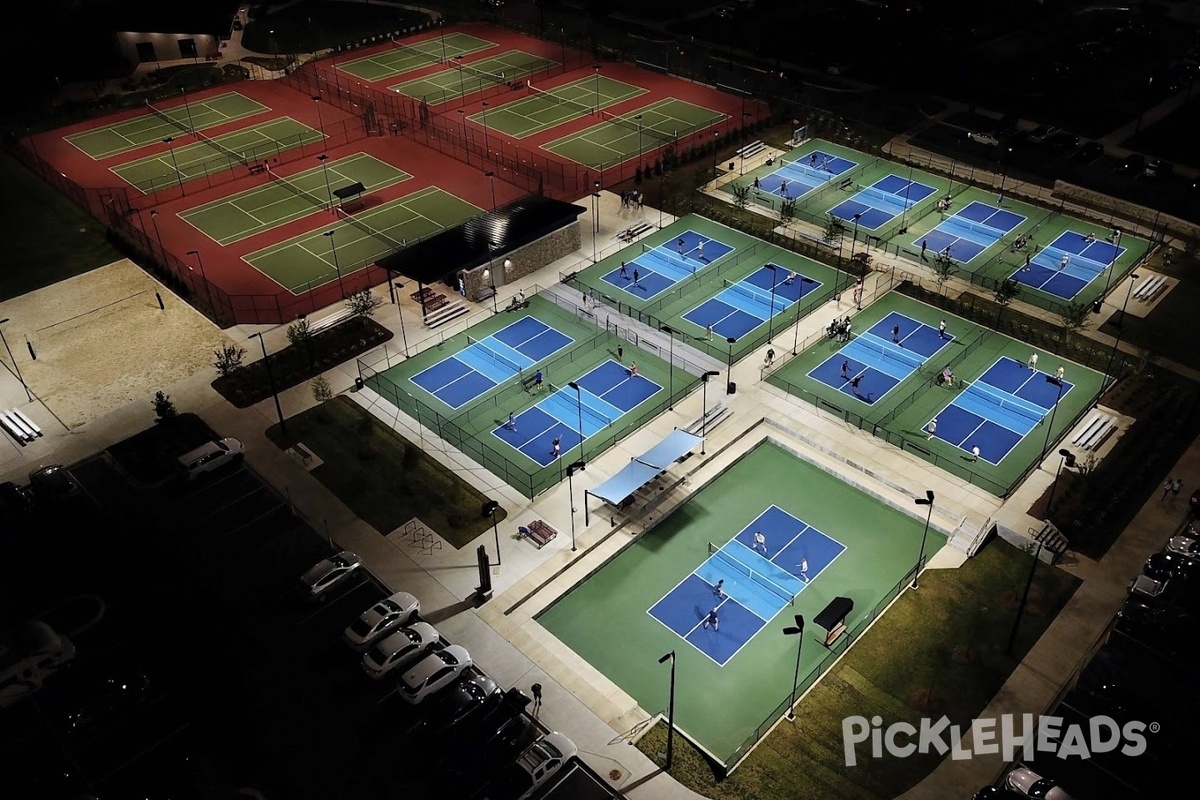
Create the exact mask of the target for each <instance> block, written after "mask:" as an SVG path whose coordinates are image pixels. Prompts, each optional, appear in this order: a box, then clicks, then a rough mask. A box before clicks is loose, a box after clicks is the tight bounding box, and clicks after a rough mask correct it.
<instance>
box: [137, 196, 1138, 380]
mask: <svg viewBox="0 0 1200 800" xmlns="http://www.w3.org/2000/svg"><path fill="white" fill-rule="evenodd" d="M150 213H151V214H153V213H154V212H153V211H152V212H150ZM1137 279H1138V275H1137V273H1136V272H1135V273H1133V274H1132V275H1130V276H1129V289H1128V290H1127V291H1126V292H1125V303H1124V305H1122V306H1121V321H1120V322H1119V323H1117V338H1116V341H1114V342H1113V346H1112V352H1111V353H1109V355H1108V366H1106V367H1105V368H1104V377H1105V378H1107V377H1109V376H1110V375H1111V374H1112V365H1113V361H1114V360H1115V359H1116V357H1117V348H1118V347H1120V345H1121V337H1122V336H1124V335H1125V307H1126V306H1128V305H1129V296H1130V295H1132V294H1133V285H1134V284H1135V283H1137Z"/></svg>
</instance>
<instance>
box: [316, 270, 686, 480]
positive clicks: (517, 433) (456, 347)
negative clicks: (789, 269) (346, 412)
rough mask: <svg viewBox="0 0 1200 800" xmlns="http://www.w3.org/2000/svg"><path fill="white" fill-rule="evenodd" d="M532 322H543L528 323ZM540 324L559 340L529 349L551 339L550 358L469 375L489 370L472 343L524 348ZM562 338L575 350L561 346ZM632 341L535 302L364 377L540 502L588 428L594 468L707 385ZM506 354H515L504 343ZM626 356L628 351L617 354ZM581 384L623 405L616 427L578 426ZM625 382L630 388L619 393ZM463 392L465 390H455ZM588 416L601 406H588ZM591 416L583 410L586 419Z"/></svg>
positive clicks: (538, 355)
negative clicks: (554, 450)
mask: <svg viewBox="0 0 1200 800" xmlns="http://www.w3.org/2000/svg"><path fill="white" fill-rule="evenodd" d="M339 250H340V246H339ZM526 316H533V317H535V318H536V319H537V320H538V322H537V323H532V322H531V321H528V320H525V317H526ZM534 325H536V326H537V328H538V329H542V328H544V327H547V326H548V327H550V328H552V329H553V331H554V333H553V334H543V336H538V337H535V338H534V339H530V340H528V343H530V344H533V343H536V342H539V341H543V340H544V336H546V335H549V336H552V337H553V338H554V339H555V340H556V348H555V350H554V351H553V352H552V353H551V354H550V355H545V351H544V350H531V349H529V348H525V349H523V350H520V351H519V352H520V353H521V354H522V355H528V356H529V358H528V359H524V360H523V363H522V364H520V365H517V364H516V362H511V364H510V363H506V362H505V361H500V360H495V359H496V357H495V356H491V357H490V358H491V359H493V360H492V361H491V363H490V365H486V366H485V367H484V368H485V369H487V370H488V372H489V373H490V374H489V375H485V374H484V373H481V372H479V371H478V370H476V369H474V368H473V367H470V366H464V365H475V366H482V365H480V364H479V361H478V360H476V359H472V358H471V352H466V351H474V352H475V354H476V355H479V347H480V345H478V344H474V345H473V344H472V343H473V342H480V341H482V340H488V341H491V340H492V339H499V340H500V342H502V343H509V342H514V341H515V340H522V339H524V338H525V336H526V335H527V334H523V333H517V334H516V338H515V340H514V338H512V337H511V336H510V335H509V334H510V333H513V332H516V331H520V330H522V329H523V328H525V327H526V326H528V327H532V326H534ZM493 335H495V336H493ZM563 336H565V337H569V339H570V342H569V343H568V344H566V345H565V346H559V343H561V341H562V337H563ZM627 336H629V337H631V338H636V336H635V335H632V334H629V332H627V331H626V332H624V335H623V334H622V332H621V331H619V330H617V329H616V326H608V327H606V328H598V327H596V326H595V325H593V324H591V323H590V322H585V321H583V320H581V319H580V318H579V317H577V316H576V315H575V314H574V313H573V312H572V311H571V310H569V309H566V308H563V307H560V306H558V305H555V304H554V303H552V302H551V301H549V300H547V299H546V298H544V297H542V296H540V295H534V296H532V297H530V298H529V306H528V308H526V309H523V310H522V311H521V312H520V313H513V314H496V315H494V316H492V317H490V318H489V319H487V320H486V321H484V322H481V323H479V324H478V325H475V326H474V327H472V328H471V329H470V330H468V331H466V332H465V333H462V334H459V335H457V336H453V337H450V338H449V339H447V340H446V341H444V342H443V343H442V344H441V345H440V346H439V347H435V348H430V349H428V350H423V351H422V352H420V353H417V354H416V355H414V356H413V357H412V358H408V359H405V360H404V361H402V362H400V363H392V362H383V361H381V363H378V364H374V365H366V364H364V365H362V366H363V375H364V377H366V378H367V383H368V385H370V386H371V388H372V389H374V390H375V391H377V392H378V393H379V394H380V396H381V397H383V398H384V399H386V400H387V401H388V402H390V403H392V405H394V406H396V407H397V408H399V409H401V410H403V411H404V412H405V413H407V414H409V415H410V416H411V417H412V418H413V419H418V420H420V421H421V423H422V424H424V425H426V426H428V427H429V428H430V429H436V430H437V431H438V433H439V435H440V436H441V437H442V438H443V439H445V440H446V441H448V442H450V443H451V444H452V445H454V446H455V447H457V448H459V449H460V450H462V452H463V453H465V454H466V455H467V456H469V457H470V458H472V459H473V460H474V461H475V462H476V463H478V464H481V465H483V466H484V467H485V468H486V469H488V470H490V471H491V472H492V473H493V474H494V475H496V476H498V477H499V478H500V479H501V480H503V481H505V482H507V483H508V484H509V485H510V486H512V487H513V489H515V490H516V491H518V492H521V493H522V494H524V495H525V496H526V497H535V496H536V495H538V494H539V493H540V492H542V491H544V490H546V489H549V488H550V487H552V486H555V485H556V484H558V483H559V482H560V481H562V480H563V479H564V477H565V473H564V471H563V470H564V469H565V468H566V465H567V464H569V463H571V462H572V461H574V460H575V459H576V458H577V457H578V454H579V446H580V436H579V435H578V433H577V430H578V429H579V426H580V425H581V424H582V425H583V426H584V428H585V434H584V438H583V440H582V444H583V458H585V459H592V458H595V457H597V456H599V455H600V454H601V453H604V452H605V451H607V450H608V448H610V447H612V446H613V445H614V444H615V443H616V442H618V441H619V440H621V439H622V438H624V437H626V436H629V435H630V434H632V433H634V432H635V431H636V430H637V429H638V428H639V427H641V426H642V425H644V424H645V423H646V422H647V421H649V420H651V419H653V418H655V417H657V416H658V415H659V414H661V413H662V412H663V411H664V410H666V408H667V406H668V405H669V401H668V395H669V394H671V393H672V392H673V393H674V395H675V397H676V399H677V400H678V398H679V397H681V396H682V395H683V394H684V393H685V392H688V391H693V390H695V389H696V383H697V380H698V379H697V378H696V376H694V375H691V374H689V373H688V372H687V371H685V370H684V369H683V368H681V367H680V366H678V361H677V362H676V366H675V367H674V368H673V369H672V368H669V367H668V364H667V359H665V358H659V357H658V356H657V355H656V354H651V353H650V352H648V351H646V350H642V349H640V348H638V347H637V346H636V345H635V344H633V343H632V342H631V341H630V339H629V338H626V337H627ZM489 337H492V338H491V339H489ZM515 346H516V347H518V348H524V347H525V346H524V345H515ZM500 347H501V349H505V350H507V348H505V347H504V344H501V345H500ZM618 348H623V350H622V351H621V352H620V353H618ZM485 352H486V351H485ZM508 352H509V353H510V354H511V353H512V351H511V350H509V351H508ZM385 357H386V354H385ZM485 357H488V356H485ZM460 359H465V360H460ZM531 362H532V363H531ZM633 363H636V364H637V373H638V374H637V377H632V376H630V375H629V374H628V368H629V366H630V365H631V364H633ZM518 366H519V367H520V371H518V369H517V368H516V367H518ZM536 370H541V371H542V373H543V377H544V379H545V384H544V386H543V387H542V389H541V391H536V390H530V391H527V390H526V389H525V387H524V386H523V385H522V380H521V378H522V377H529V376H530V375H532V373H533V371H536ZM572 381H576V382H578V383H579V384H580V385H581V386H583V387H584V389H585V390H586V391H589V392H593V393H594V394H596V395H601V393H602V391H603V390H602V389H601V388H600V387H598V386H597V385H596V383H597V382H598V383H600V384H601V385H602V386H608V387H612V391H611V392H609V393H604V394H603V397H604V398H605V400H604V401H600V402H601V403H604V402H608V403H612V404H614V406H615V408H614V409H611V411H612V412H613V413H614V414H615V418H614V419H611V420H610V421H608V420H606V421H605V424H603V425H593V422H594V420H593V419H592V418H591V417H590V416H588V417H584V418H583V419H582V420H579V419H578V418H577V417H576V414H575V412H576V409H577V408H580V407H579V406H578V403H579V397H580V395H577V394H576V393H575V392H574V391H573V390H572V389H571V388H570V383H571V382H572ZM616 383H620V384H623V385H621V386H614V384H616ZM635 383H636V384H640V387H637V388H638V389H644V390H645V391H636V392H633V393H631V392H630V391H627V390H633V389H634V388H635V387H633V386H632V384H635ZM439 386H440V387H442V388H441V389H439ZM454 387H461V388H462V389H463V391H459V392H450V391H447V390H448V389H450V388H454ZM464 400H465V402H464ZM556 401H557V402H556ZM451 403H453V405H451ZM585 408H586V409H590V408H592V406H590V405H586V404H585ZM564 409H565V410H564ZM583 410H584V409H583V408H580V413H581V414H582V412H583ZM510 412H511V413H512V414H513V416H514V418H515V419H516V420H517V422H516V423H515V424H514V426H513V428H512V429H511V430H510V429H508V428H507V427H506V426H505V423H506V421H507V420H508V415H509V413H510ZM556 435H558V436H562V437H563V438H562V450H561V452H560V453H559V455H558V456H551V444H550V442H551V438H552V437H553V436H556Z"/></svg>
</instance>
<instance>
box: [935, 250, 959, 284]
mask: <svg viewBox="0 0 1200 800" xmlns="http://www.w3.org/2000/svg"><path fill="white" fill-rule="evenodd" d="M955 272H958V266H957V265H956V264H955V263H954V262H953V261H952V260H951V259H950V258H949V257H948V256H938V257H937V258H936V259H934V261H933V276H934V279H935V280H936V281H937V285H938V291H939V292H940V291H942V287H943V286H945V285H946V281H948V280H950V278H951V277H952V276H953V275H954V273H955Z"/></svg>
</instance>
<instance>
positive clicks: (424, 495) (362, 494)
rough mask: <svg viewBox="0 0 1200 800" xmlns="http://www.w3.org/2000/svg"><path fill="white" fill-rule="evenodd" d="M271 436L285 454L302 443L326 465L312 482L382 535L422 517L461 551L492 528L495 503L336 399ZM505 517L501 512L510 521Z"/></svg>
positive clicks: (498, 515)
mask: <svg viewBox="0 0 1200 800" xmlns="http://www.w3.org/2000/svg"><path fill="white" fill-rule="evenodd" d="M287 426H288V430H287V433H286V434H285V433H283V432H282V431H280V429H279V426H278V425H273V426H271V427H270V428H269V429H268V430H267V436H269V437H270V439H271V441H273V442H274V443H275V444H276V445H278V446H279V447H280V448H288V447H291V446H292V445H294V444H296V443H297V442H303V444H304V449H305V450H308V451H309V452H311V453H313V454H314V455H315V456H317V457H318V458H320V459H321V461H322V462H323V463H322V464H321V465H320V466H318V467H316V468H315V469H313V471H312V475H313V477H315V478H316V479H317V480H319V481H320V482H321V483H322V484H324V485H325V487H326V488H327V489H329V490H330V491H331V492H333V493H334V494H335V495H337V498H338V499H339V500H341V501H342V502H343V503H345V504H346V505H347V506H349V508H350V510H351V511H353V512H354V513H355V515H357V516H358V517H360V518H361V519H363V520H365V521H366V522H367V523H368V524H369V525H370V526H371V527H373V528H374V529H375V530H377V531H379V532H380V533H382V534H385V535H386V534H388V533H391V532H392V531H393V530H395V529H396V528H399V527H400V526H402V525H404V523H406V522H408V521H409V520H410V519H412V518H413V517H418V518H420V520H421V521H422V522H423V523H425V524H426V525H428V526H429V527H430V528H431V529H432V530H433V531H435V532H436V533H437V534H439V535H440V536H441V537H442V538H443V539H445V540H446V541H448V542H449V543H450V544H452V545H454V547H456V548H461V547H463V546H464V545H466V544H469V543H470V542H472V541H473V540H474V539H475V538H476V537H477V536H479V534H481V533H484V532H486V531H487V530H489V529H490V528H491V527H492V518H491V517H486V518H484V517H481V516H480V514H479V509H480V508H482V507H483V504H484V502H486V501H487V499H488V498H486V497H484V496H483V495H482V494H480V493H479V492H478V491H477V490H476V489H475V488H474V487H473V486H471V485H470V484H468V483H467V482H466V481H464V480H463V479H462V478H460V477H458V476H457V475H455V474H454V473H453V472H451V471H450V470H449V469H447V468H446V467H444V466H442V465H441V464H439V463H438V462H437V461H435V460H434V459H433V458H432V457H430V456H429V455H427V454H426V453H425V452H423V451H422V450H421V449H420V447H419V446H417V445H416V444H413V443H412V442H409V441H407V440H406V439H405V438H404V437H403V436H401V435H400V434H398V433H396V432H395V431H393V430H392V429H391V428H389V427H388V426H387V425H385V424H384V423H383V422H382V421H380V420H379V419H377V418H376V417H375V416H374V415H372V414H371V413H370V412H369V411H367V410H365V409H364V408H362V407H361V406H359V405H358V404H357V403H355V402H354V401H353V400H351V399H350V398H348V397H336V398H334V399H333V400H330V401H329V402H326V403H324V404H322V405H320V406H317V407H316V408H311V409H309V410H308V411H305V412H303V413H301V414H298V415H296V416H294V417H291V418H289V419H288V421H287ZM504 518H505V512H504V509H500V510H499V511H497V512H496V519H497V520H498V521H503V520H504Z"/></svg>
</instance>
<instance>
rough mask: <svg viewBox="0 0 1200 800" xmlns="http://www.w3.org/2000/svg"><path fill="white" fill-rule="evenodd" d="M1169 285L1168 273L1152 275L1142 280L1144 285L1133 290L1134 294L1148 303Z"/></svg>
mask: <svg viewBox="0 0 1200 800" xmlns="http://www.w3.org/2000/svg"><path fill="white" fill-rule="evenodd" d="M1166 285H1167V276H1166V275H1151V276H1150V277H1149V278H1147V279H1146V280H1144V281H1142V285H1141V286H1139V287H1138V288H1137V289H1135V290H1134V291H1133V296H1134V297H1136V298H1137V299H1138V300H1141V301H1142V302H1143V303H1148V302H1150V301H1151V300H1153V299H1154V296H1155V295H1157V294H1158V293H1159V292H1161V291H1162V290H1163V288H1164V287H1165V286H1166Z"/></svg>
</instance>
